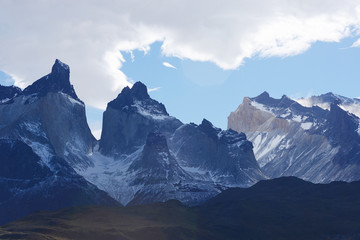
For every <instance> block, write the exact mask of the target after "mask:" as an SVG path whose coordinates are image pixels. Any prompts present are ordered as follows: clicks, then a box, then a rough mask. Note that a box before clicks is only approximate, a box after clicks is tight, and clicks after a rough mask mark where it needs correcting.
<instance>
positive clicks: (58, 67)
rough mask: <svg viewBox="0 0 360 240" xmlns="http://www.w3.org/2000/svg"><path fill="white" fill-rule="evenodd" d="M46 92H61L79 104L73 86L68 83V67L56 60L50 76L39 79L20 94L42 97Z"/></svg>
mask: <svg viewBox="0 0 360 240" xmlns="http://www.w3.org/2000/svg"><path fill="white" fill-rule="evenodd" d="M48 92H62V93H65V94H67V95H69V96H71V97H72V98H74V99H76V100H77V101H80V102H81V100H80V99H79V98H78V96H77V95H76V93H75V90H74V87H73V85H71V83H70V68H69V66H68V65H67V64H65V63H63V62H61V61H60V60H58V59H56V61H55V63H54V65H53V67H52V69H51V73H50V74H48V75H46V76H44V77H42V78H40V79H39V80H37V81H36V82H34V83H33V84H32V85H30V86H28V87H27V88H25V89H24V91H23V92H22V94H23V95H32V94H37V95H38V96H40V97H42V96H45V95H46V94H47V93H48Z"/></svg>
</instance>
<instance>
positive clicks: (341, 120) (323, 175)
mask: <svg viewBox="0 0 360 240" xmlns="http://www.w3.org/2000/svg"><path fill="white" fill-rule="evenodd" d="M323 96H326V98H325V97H324V98H323V99H322V100H321V101H320V100H319V99H317V98H316V97H314V98H310V100H309V99H308V100H306V101H305V100H304V99H302V100H299V101H298V102H297V101H294V100H292V99H290V98H288V97H287V96H283V97H282V98H281V99H274V98H271V97H270V96H269V94H268V93H266V92H264V93H262V94H261V95H259V96H258V97H255V98H247V97H246V98H244V101H243V103H242V104H241V105H240V106H239V107H238V108H237V109H236V111H234V112H232V113H231V114H230V116H229V117H228V128H229V129H234V130H236V131H239V132H245V133H246V135H247V136H248V139H249V140H250V141H252V142H253V144H254V153H255V156H256V158H257V161H258V163H259V165H260V167H261V169H262V170H263V172H264V173H265V174H266V175H267V176H269V177H271V178H273V177H279V176H297V177H300V178H303V179H306V180H310V181H313V182H330V181H333V180H345V181H352V180H358V179H360V174H359V173H360V168H359V163H360V148H359V144H360V136H359V134H358V129H359V118H358V117H357V116H355V115H353V114H351V113H350V112H346V111H345V110H344V109H345V107H344V106H348V107H349V106H351V107H354V108H355V107H356V106H357V105H356V104H357V103H356V101H355V100H354V102H351V103H350V101H347V100H346V98H344V97H341V98H340V97H336V96H337V95H334V94H325V95H323ZM328 97H329V98H328ZM333 97H335V99H334V98H333ZM329 99H332V100H331V101H330V100H329ZM299 102H300V103H302V104H304V105H305V106H303V105H301V104H299ZM310 102H311V104H310ZM337 104H339V106H338V105H337ZM325 105H326V107H324V106H325ZM319 106H321V107H323V108H321V107H319ZM356 111H357V110H355V112H356Z"/></svg>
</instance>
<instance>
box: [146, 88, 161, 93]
mask: <svg viewBox="0 0 360 240" xmlns="http://www.w3.org/2000/svg"><path fill="white" fill-rule="evenodd" d="M160 88H161V87H156V88H149V89H148V92H154V91H157V90H159V89H160Z"/></svg>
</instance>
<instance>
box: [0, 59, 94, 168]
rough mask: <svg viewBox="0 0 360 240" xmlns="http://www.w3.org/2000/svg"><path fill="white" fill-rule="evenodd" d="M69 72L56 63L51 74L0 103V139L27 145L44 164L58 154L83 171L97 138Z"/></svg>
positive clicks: (65, 67) (61, 64)
mask: <svg viewBox="0 0 360 240" xmlns="http://www.w3.org/2000/svg"><path fill="white" fill-rule="evenodd" d="M69 72H70V70H69V67H68V66H67V65H65V64H64V63H61V62H60V61H59V60H56V62H55V64H54V66H53V68H52V72H51V73H50V74H48V75H46V76H45V77H42V78H41V79H39V80H38V81H36V82H34V83H33V84H32V85H31V86H29V87H27V88H25V89H24V91H22V92H21V93H17V94H16V95H14V97H13V98H11V100H9V102H4V103H2V104H0V116H1V117H0V137H2V138H10V139H19V140H21V141H24V142H26V143H28V144H29V145H31V146H32V147H33V148H34V150H35V151H37V150H38V153H39V154H41V155H42V157H43V158H44V161H48V160H49V159H50V158H51V157H52V156H53V155H56V156H59V157H62V158H64V159H66V160H67V161H68V163H69V164H70V165H71V166H73V167H75V168H81V167H84V166H87V165H88V164H90V162H88V161H87V157H86V155H88V154H89V153H91V151H92V148H93V145H94V144H95V138H94V137H93V136H92V134H91V132H90V129H89V127H88V124H87V121H86V115H85V106H84V104H83V103H82V102H81V101H80V100H79V99H78V98H77V96H76V93H75V91H74V89H73V87H72V85H71V84H70V81H69ZM10 102H11V103H10ZM37 146H39V148H37Z"/></svg>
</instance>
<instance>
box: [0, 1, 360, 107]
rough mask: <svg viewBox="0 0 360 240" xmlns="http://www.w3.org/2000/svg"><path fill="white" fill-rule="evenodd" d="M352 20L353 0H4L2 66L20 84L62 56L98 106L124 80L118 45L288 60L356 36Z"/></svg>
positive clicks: (358, 4)
mask: <svg viewBox="0 0 360 240" xmlns="http://www.w3.org/2000/svg"><path fill="white" fill-rule="evenodd" d="M359 27H360V0H343V1H338V0H293V1H283V0H252V1H248V0H229V1H226V2H221V1H205V0H200V1H195V2H194V1H190V0H184V1H171V0H170V1H160V0H152V1H139V0H121V1H117V0H104V1H101V2H99V1H95V0H87V1H85V0H78V1H70V0H63V1H54V0H50V1H42V0H33V1H26V0H19V1H12V0H2V1H1V2H0V29H1V30H0V39H1V44H0V53H1V54H0V70H2V71H4V72H6V73H7V74H9V75H10V76H12V77H13V78H14V80H15V81H16V84H17V85H19V86H25V85H27V84H29V83H31V82H33V81H35V80H36V79H38V78H39V77H41V76H42V75H44V74H46V73H48V72H49V69H50V67H51V63H52V62H53V61H54V59H55V58H59V59H61V60H62V61H64V62H66V63H68V64H69V65H70V67H71V81H72V83H73V84H74V85H75V88H76V90H77V92H78V95H79V97H80V98H82V99H83V100H84V101H85V102H86V103H87V104H90V105H92V106H95V107H101V108H103V107H104V106H105V104H106V102H108V101H109V100H111V99H112V98H114V97H115V96H116V95H117V94H118V92H119V91H120V90H121V88H122V87H124V86H127V85H131V84H130V83H129V82H128V79H127V77H126V76H125V75H124V74H123V73H122V72H121V71H120V70H119V68H121V66H122V63H123V62H124V59H123V57H122V55H121V53H120V51H131V50H134V49H144V50H145V51H146V50H148V48H149V45H150V44H151V43H153V42H155V41H163V45H162V51H163V54H165V55H167V56H175V57H179V58H184V59H190V60H195V61H211V62H214V63H216V64H217V65H218V66H220V67H222V68H224V69H235V68H238V67H239V66H240V65H241V64H243V63H244V61H245V59H247V58H251V57H254V56H260V57H272V56H281V57H286V56H290V55H296V54H299V53H302V52H304V51H306V50H307V49H308V48H309V47H310V46H311V44H312V43H314V42H317V41H325V42H338V41H340V40H341V39H342V38H344V37H348V36H357V35H358V34H359V30H360V29H359ZM358 45H360V44H358V43H354V45H353V46H358ZM165 64H166V63H165V62H164V65H165ZM165 66H167V67H171V66H172V65H171V64H169V65H165ZM94 96H97V97H96V98H94Z"/></svg>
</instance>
